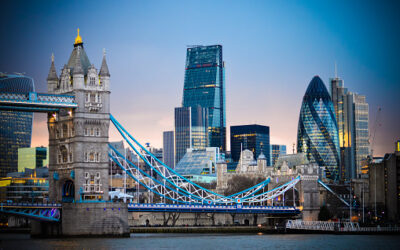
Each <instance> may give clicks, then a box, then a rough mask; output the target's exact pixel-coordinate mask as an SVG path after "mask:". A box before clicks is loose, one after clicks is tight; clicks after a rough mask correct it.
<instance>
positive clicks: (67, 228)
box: [62, 202, 130, 237]
mask: <svg viewBox="0 0 400 250" xmlns="http://www.w3.org/2000/svg"><path fill="white" fill-rule="evenodd" d="M129 233H130V231H129V225H128V206H127V205H126V204H125V203H111V202H91V203H64V204H63V207H62V235H63V236H113V237H128V236H129Z"/></svg>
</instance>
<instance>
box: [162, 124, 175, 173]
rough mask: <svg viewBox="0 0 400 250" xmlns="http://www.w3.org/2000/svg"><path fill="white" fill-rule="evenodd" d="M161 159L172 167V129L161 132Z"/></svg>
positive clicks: (173, 164)
mask: <svg viewBox="0 0 400 250" xmlns="http://www.w3.org/2000/svg"><path fill="white" fill-rule="evenodd" d="M163 161H164V163H165V164H166V165H167V166H168V167H171V168H174V166H175V161H174V131H164V132H163Z"/></svg>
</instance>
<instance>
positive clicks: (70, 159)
mask: <svg viewBox="0 0 400 250" xmlns="http://www.w3.org/2000/svg"><path fill="white" fill-rule="evenodd" d="M69 162H72V152H69Z"/></svg>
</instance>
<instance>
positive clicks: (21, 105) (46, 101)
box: [0, 92, 78, 112]
mask: <svg viewBox="0 0 400 250" xmlns="http://www.w3.org/2000/svg"><path fill="white" fill-rule="evenodd" d="M77 107H78V104H77V103H75V97H74V96H69V95H55V94H40V93H36V92H29V93H8V92H3V93H0V109H1V110H12V111H25V112H54V111H59V110H60V109H61V108H77Z"/></svg>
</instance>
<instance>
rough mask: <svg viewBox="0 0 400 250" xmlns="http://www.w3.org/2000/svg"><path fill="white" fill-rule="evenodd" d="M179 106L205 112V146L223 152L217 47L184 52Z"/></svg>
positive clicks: (222, 98)
mask: <svg viewBox="0 0 400 250" xmlns="http://www.w3.org/2000/svg"><path fill="white" fill-rule="evenodd" d="M182 106H183V107H196V106H201V107H203V108H207V109H208V146H209V147H218V148H220V149H221V151H225V150H226V125H225V69H224V62H223V59H222V46H221V45H212V46H193V47H190V48H188V49H187V54H186V68H185V83H184V89H183V103H182Z"/></svg>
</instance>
